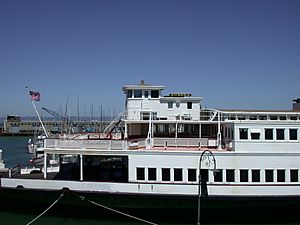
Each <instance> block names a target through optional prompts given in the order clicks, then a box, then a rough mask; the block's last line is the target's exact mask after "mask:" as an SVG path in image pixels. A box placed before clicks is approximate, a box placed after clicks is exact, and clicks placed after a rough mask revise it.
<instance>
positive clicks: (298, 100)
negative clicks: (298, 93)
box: [293, 98, 300, 110]
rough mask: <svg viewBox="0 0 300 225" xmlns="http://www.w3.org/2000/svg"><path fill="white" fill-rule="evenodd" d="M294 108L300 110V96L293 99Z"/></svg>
mask: <svg viewBox="0 0 300 225" xmlns="http://www.w3.org/2000/svg"><path fill="white" fill-rule="evenodd" d="M293 110H300V98H296V99H293Z"/></svg>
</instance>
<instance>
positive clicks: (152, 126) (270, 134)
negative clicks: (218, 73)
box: [0, 81, 300, 224]
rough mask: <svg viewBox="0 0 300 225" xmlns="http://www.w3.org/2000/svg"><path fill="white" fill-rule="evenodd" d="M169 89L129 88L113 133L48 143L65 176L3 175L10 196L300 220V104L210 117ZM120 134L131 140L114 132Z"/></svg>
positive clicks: (196, 101) (212, 112) (195, 216)
mask: <svg viewBox="0 0 300 225" xmlns="http://www.w3.org/2000/svg"><path fill="white" fill-rule="evenodd" d="M164 89H165V87H164V86H156V85H147V84H145V83H144V82H143V81H142V82H141V83H140V84H138V85H126V86H124V87H123V92H124V94H125V96H126V97H125V99H126V101H125V111H124V113H121V114H120V115H119V116H118V118H116V119H115V120H114V121H113V122H112V124H111V126H110V127H109V128H108V129H107V132H106V133H105V134H95V133H90V134H85V136H82V135H80V134H72V135H61V136H59V137H56V138H54V137H49V138H46V139H45V140H44V164H45V165H44V168H48V167H49V165H47V162H48V160H47V159H49V157H52V156H53V155H56V156H58V157H59V158H60V159H61V160H60V162H61V163H60V167H59V172H55V173H53V172H48V171H47V169H44V171H43V172H42V173H41V174H28V175H15V176H12V175H11V174H10V175H9V176H8V177H2V178H1V189H0V194H1V193H2V194H1V196H2V198H4V197H3V196H5V198H9V201H8V202H18V204H19V205H20V204H21V203H22V202H23V201H24V202H25V204H27V205H28V204H29V202H33V203H34V204H37V203H39V204H42V203H47V201H48V203H49V202H51V201H53V200H55V196H57V195H58V193H59V192H61V191H62V190H64V192H66V190H68V192H71V193H74V194H75V195H77V196H81V197H82V196H84V198H85V199H88V198H90V199H92V200H93V202H94V203H95V202H97V203H98V204H101V205H104V206H106V207H110V208H113V209H122V210H125V211H126V212H134V213H137V212H139V211H144V212H147V213H146V216H147V218H149V219H151V220H153V221H154V222H160V221H159V219H160V217H158V216H157V215H165V216H166V215H169V216H171V217H173V219H175V220H177V219H178V218H182V216H183V215H189V217H188V218H189V219H191V220H193V221H196V220H198V224H200V220H201V221H210V220H219V221H223V220H226V219H229V220H230V219H235V218H237V217H238V216H239V215H245V216H247V218H248V220H249V218H252V219H258V216H257V215H259V216H260V219H259V220H261V219H264V218H265V220H267V221H269V220H281V219H282V220H283V221H286V220H288V219H291V218H298V221H299V213H298V212H297V211H298V209H299V207H300V173H299V169H300V100H299V99H296V100H294V103H293V109H291V110H222V109H207V108H203V107H201V101H202V97H193V96H192V95H191V94H189V93H188V94H186V93H183V94H181V93H174V94H169V95H166V96H164V95H163V90H164ZM116 126H118V127H119V128H120V129H121V130H123V132H122V133H114V132H112V131H113V129H114V128H115V127H116ZM25 193H26V194H25ZM69 198H70V196H69ZM82 198H83V197H82ZM81 202H82V201H81ZM81 202H80V201H79V203H78V204H79V205H80V204H81ZM63 204H64V207H67V206H74V205H76V204H77V202H76V201H74V200H70V199H69V200H66V201H64V203H63ZM81 209H82V208H81ZM150 212H151V213H150ZM200 213H201V214H200ZM185 218H187V217H185Z"/></svg>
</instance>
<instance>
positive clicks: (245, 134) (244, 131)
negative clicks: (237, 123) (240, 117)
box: [240, 128, 248, 140]
mask: <svg viewBox="0 0 300 225" xmlns="http://www.w3.org/2000/svg"><path fill="white" fill-rule="evenodd" d="M240 139H241V140H247V139H248V129H247V128H240Z"/></svg>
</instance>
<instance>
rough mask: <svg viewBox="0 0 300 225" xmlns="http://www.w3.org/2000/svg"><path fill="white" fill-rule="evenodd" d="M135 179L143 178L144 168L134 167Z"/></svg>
mask: <svg viewBox="0 0 300 225" xmlns="http://www.w3.org/2000/svg"><path fill="white" fill-rule="evenodd" d="M136 179H137V180H145V168H136Z"/></svg>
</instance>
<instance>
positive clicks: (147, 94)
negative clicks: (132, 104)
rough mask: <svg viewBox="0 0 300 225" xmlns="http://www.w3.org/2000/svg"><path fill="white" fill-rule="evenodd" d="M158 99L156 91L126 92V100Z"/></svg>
mask: <svg viewBox="0 0 300 225" xmlns="http://www.w3.org/2000/svg"><path fill="white" fill-rule="evenodd" d="M143 97H144V98H149V97H150V98H159V91H158V90H128V91H127V98H143Z"/></svg>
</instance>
